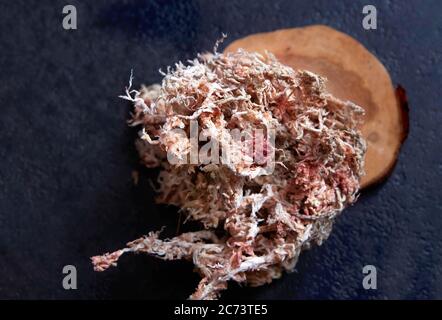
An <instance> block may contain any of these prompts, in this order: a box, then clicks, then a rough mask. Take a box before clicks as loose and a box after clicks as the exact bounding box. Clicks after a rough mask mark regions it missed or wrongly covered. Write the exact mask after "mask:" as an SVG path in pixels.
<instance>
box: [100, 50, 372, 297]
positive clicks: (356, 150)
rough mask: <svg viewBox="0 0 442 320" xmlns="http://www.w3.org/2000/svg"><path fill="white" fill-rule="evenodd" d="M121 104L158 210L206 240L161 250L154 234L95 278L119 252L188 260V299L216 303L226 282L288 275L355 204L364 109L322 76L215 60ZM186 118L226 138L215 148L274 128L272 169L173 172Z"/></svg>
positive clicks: (267, 63) (202, 59)
mask: <svg viewBox="0 0 442 320" xmlns="http://www.w3.org/2000/svg"><path fill="white" fill-rule="evenodd" d="M129 90H130V89H129ZM125 98H126V99H128V100H131V101H133V103H134V108H135V111H134V114H133V118H132V120H131V124H132V125H133V126H140V127H141V134H140V137H141V138H140V139H139V140H138V141H137V142H136V144H137V147H138V150H139V153H140V157H141V159H142V161H143V163H144V164H145V165H146V166H147V167H161V168H162V171H161V173H160V175H159V179H158V183H159V186H160V187H159V190H158V192H159V195H158V202H159V203H165V204H173V205H176V206H177V207H179V208H181V209H182V210H183V211H184V212H185V213H186V214H187V218H188V219H194V220H196V221H200V222H201V223H202V230H201V231H198V232H189V233H184V234H181V235H180V236H177V237H175V238H173V239H166V240H160V239H159V238H158V236H159V233H158V232H151V233H149V235H148V236H145V237H143V238H140V239H138V240H135V241H133V242H130V243H128V244H127V248H125V249H122V250H118V251H116V252H114V253H111V254H109V253H108V254H105V255H103V256H96V257H93V258H92V261H93V264H94V266H95V270H97V271H103V270H105V269H107V268H108V267H109V266H111V265H115V264H116V261H117V260H118V258H119V257H120V256H121V255H122V254H123V253H126V252H145V253H148V254H151V255H155V256H157V257H159V258H162V259H166V260H174V259H187V260H192V261H193V263H194V264H195V267H196V270H197V271H198V272H199V274H200V275H201V277H202V280H201V282H200V283H199V285H198V288H197V289H196V291H195V293H193V294H192V295H191V296H190V298H191V299H216V298H217V297H218V296H219V293H220V291H221V290H224V289H226V288H227V282H228V281H229V280H233V281H237V282H241V283H246V284H248V285H251V286H260V285H263V284H265V283H269V282H271V281H272V279H275V278H279V277H280V276H281V273H282V272H283V271H284V270H285V271H292V270H293V268H294V266H295V264H296V261H297V259H298V256H299V253H300V252H301V250H302V249H306V248H309V247H310V246H311V245H312V244H318V245H320V244H321V243H322V241H324V240H325V239H326V238H327V237H328V235H329V233H330V231H331V228H332V225H333V221H334V219H335V217H336V216H337V215H338V214H339V213H340V212H341V211H342V210H343V209H344V207H345V206H347V205H348V204H351V203H352V202H353V201H355V199H356V194H357V191H358V188H359V180H360V177H361V175H362V174H363V169H362V168H363V158H364V153H365V142H364V140H363V139H362V138H361V135H360V133H359V132H358V130H357V128H356V127H357V125H358V122H359V120H360V118H361V115H362V113H363V110H362V109H361V108H360V107H358V106H356V105H355V104H353V103H352V102H343V101H340V100H338V99H336V98H334V97H333V96H331V95H330V94H328V93H327V91H326V89H325V81H324V79H323V78H321V77H320V76H318V75H315V74H313V73H311V72H308V71H295V70H293V69H291V68H290V67H287V66H285V65H283V64H281V63H279V62H278V61H277V60H276V59H275V58H274V57H273V56H272V55H270V54H268V55H266V56H261V55H259V54H257V53H249V52H245V51H241V50H240V51H237V52H235V53H229V54H220V53H217V52H216V50H215V53H214V54H205V55H201V56H199V57H198V59H195V60H194V61H192V62H191V63H190V64H189V65H188V66H184V65H183V64H181V63H179V64H177V65H176V68H175V69H174V70H168V72H167V74H164V79H163V82H162V85H161V86H159V85H153V86H150V87H143V88H142V89H141V91H139V92H138V91H135V90H132V91H128V92H127V96H125ZM191 120H197V121H198V125H199V128H200V129H199V130H200V131H201V130H209V131H211V132H212V133H213V134H214V135H212V136H211V139H217V137H221V136H223V137H224V138H222V139H224V140H222V139H221V138H220V141H218V142H219V143H220V144H221V145H222V144H223V143H224V144H226V143H227V141H226V140H225V137H226V136H227V137H229V133H228V130H227V129H233V128H238V129H241V130H243V129H253V128H261V127H266V128H273V129H274V130H275V131H276V139H275V145H274V151H275V158H274V161H275V163H276V165H275V167H274V171H273V172H272V173H271V174H269V172H267V171H266V170H265V169H263V168H262V167H261V166H259V165H257V164H250V163H239V164H235V165H231V164H222V163H220V164H210V165H203V164H183V165H172V164H170V163H169V162H168V161H167V158H166V155H167V152H169V153H173V154H174V155H175V156H180V155H181V156H183V157H184V156H186V155H187V154H188V153H189V140H188V138H187V137H183V136H179V135H177V134H176V133H175V132H174V131H173V129H174V128H182V129H184V130H188V129H189V123H190V121H191ZM218 133H219V135H217V134H218ZM220 133H223V135H221V134H220ZM215 228H217V229H218V231H219V230H220V229H222V230H223V235H222V236H219V232H217V233H215Z"/></svg>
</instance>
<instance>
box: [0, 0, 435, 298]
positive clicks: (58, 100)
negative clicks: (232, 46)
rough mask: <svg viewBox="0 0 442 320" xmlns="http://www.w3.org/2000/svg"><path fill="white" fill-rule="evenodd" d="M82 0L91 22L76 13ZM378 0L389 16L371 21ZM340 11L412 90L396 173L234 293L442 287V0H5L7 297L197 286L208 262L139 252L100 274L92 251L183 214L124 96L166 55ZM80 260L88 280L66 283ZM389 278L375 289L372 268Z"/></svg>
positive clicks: (1, 51)
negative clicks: (163, 191) (195, 266)
mask: <svg viewBox="0 0 442 320" xmlns="http://www.w3.org/2000/svg"><path fill="white" fill-rule="evenodd" d="M66 4H74V5H76V7H77V10H78V30H75V31H65V30H63V28H62V26H61V21H62V8H63V6H64V5H66ZM365 4H375V5H376V7H377V9H378V29H377V30H375V31H366V30H364V29H363V28H362V26H361V20H362V18H363V15H362V7H363V5H365ZM318 23H321V24H326V25H329V26H332V27H334V28H337V29H339V30H342V31H344V32H346V33H348V34H350V35H352V36H354V37H355V38H356V39H358V40H359V41H360V42H362V43H363V44H364V45H365V46H366V47H367V48H368V49H369V50H370V51H372V52H373V53H375V54H376V55H377V56H378V57H379V59H380V60H381V61H382V62H383V63H384V64H385V65H386V67H387V68H388V70H389V71H390V73H391V76H392V78H393V81H394V82H395V83H399V84H401V85H402V86H404V87H405V88H406V89H407V92H408V97H409V102H410V135H409V137H408V140H407V141H406V143H405V144H404V146H403V149H402V152H401V155H400V158H399V162H398V165H397V167H396V169H395V170H394V172H393V175H392V176H391V178H390V179H389V180H388V181H387V182H386V183H385V184H383V185H381V186H379V187H377V188H376V189H374V190H371V191H369V192H364V193H363V195H362V197H361V198H360V200H359V201H358V202H357V203H356V205H354V206H353V207H351V208H349V209H348V210H346V211H345V213H344V214H343V215H342V216H341V217H340V218H339V219H338V221H337V223H336V225H335V228H334V231H333V233H332V235H331V237H330V239H329V240H328V241H327V242H326V243H325V244H324V245H323V246H322V247H318V248H315V249H313V250H311V251H309V252H305V253H304V254H302V256H301V259H300V262H299V264H298V266H297V271H296V272H295V273H292V274H289V275H285V276H284V277H283V279H281V280H278V281H274V282H273V283H272V284H271V285H268V286H264V287H260V288H255V289H250V288H240V287H239V286H237V285H235V284H232V285H231V289H229V290H228V291H226V292H225V293H224V295H223V297H224V298H236V297H243V298H244V297H245V298H253V299H255V298H256V299H267V298H270V299H316V298H321V299H332V298H333V299H372V298H376V299H385V298H388V299H396V298H405V299H414V298H442V270H441V269H442V267H441V264H442V231H441V230H442V217H441V213H442V212H441V209H442V200H441V191H440V190H441V188H442V179H441V172H442V161H441V156H442V142H441V137H440V132H439V130H440V129H441V120H442V109H441V98H440V92H441V88H442V82H441V62H442V41H441V36H442V2H441V1H430V0H426V1H374V0H370V1H350V0H349V1H327V0H323V1H256V0H254V1H253V0H252V1H238V0H232V1H230V0H228V1H209V0H207V1H136V0H133V1H110V0H107V1H73V0H70V1H52V0H51V1H41V0H40V1H30V0H27V1H14V0H10V1H5V0H2V1H1V2H0V31H1V35H0V115H1V116H0V159H1V160H0V298H50V299H52V298H67V299H70V298H99V299H102V298H153V299H162V298H186V297H187V296H188V295H189V294H190V293H191V292H192V291H193V290H194V287H195V286H196V284H197V282H198V279H199V278H198V275H196V274H195V273H192V265H191V264H190V263H186V262H163V261H159V260H157V259H155V258H151V257H147V256H142V255H138V256H127V257H123V258H122V259H121V262H120V264H119V266H118V268H114V269H111V270H109V271H108V272H106V273H94V272H93V271H92V267H91V265H90V261H89V257H90V256H91V255H95V254H99V253H103V252H105V251H108V250H114V249H117V248H120V247H121V246H123V245H124V243H125V242H127V241H129V240H132V239H135V238H137V237H139V236H141V235H143V234H145V233H147V232H148V231H151V230H158V229H159V228H160V227H161V226H162V225H170V227H169V228H167V229H166V231H165V235H173V234H174V232H175V229H176V225H177V214H176V209H174V208H167V207H164V206H158V205H155V204H154V203H153V192H152V190H151V188H150V186H149V183H148V178H149V177H154V172H151V171H148V170H142V171H141V181H140V185H139V186H138V187H134V186H133V184H132V181H131V177H130V176H131V171H132V170H133V169H134V168H138V169H140V167H139V165H138V160H137V155H136V152H135V150H134V147H133V139H134V137H135V134H136V132H135V130H134V129H130V128H128V127H127V126H126V123H125V120H126V119H127V118H128V113H129V110H130V107H129V105H128V104H127V103H125V102H124V101H122V100H120V99H118V98H117V96H118V95H119V94H121V93H122V91H123V89H124V87H125V85H126V84H127V82H128V78H129V74H130V70H131V69H132V68H133V69H134V72H135V76H136V79H135V85H136V86H139V85H140V84H141V83H147V84H149V83H153V82H158V81H160V79H161V76H160V75H159V73H158V69H159V68H163V69H164V68H165V67H166V66H167V65H170V64H173V63H174V62H176V61H178V60H183V61H185V60H186V59H188V58H192V57H194V56H195V54H196V53H197V52H201V51H204V50H211V49H212V47H213V45H214V42H215V40H216V39H218V38H219V37H220V35H221V33H222V32H225V33H227V35H228V39H227V40H226V43H229V42H230V41H233V40H235V39H237V38H239V37H242V36H245V35H248V34H251V33H256V32H263V31H271V30H275V29H279V28H288V27H296V26H302V25H308V24H318ZM67 264H71V265H75V266H76V267H77V270H78V290H71V291H66V290H64V289H63V288H62V284H61V283H62V278H63V274H62V268H63V266H64V265H67ZM367 264H371V265H374V266H376V267H377V270H378V290H372V291H366V290H364V289H363V288H362V278H363V275H362V267H363V266H364V265H367Z"/></svg>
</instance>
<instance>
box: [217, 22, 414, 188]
mask: <svg viewBox="0 0 442 320" xmlns="http://www.w3.org/2000/svg"><path fill="white" fill-rule="evenodd" d="M239 48H243V49H244V50H247V51H256V52H260V53H264V52H265V51H269V52H271V53H273V54H274V55H275V56H276V57H277V58H278V59H279V60H280V61H281V62H282V63H285V64H286V65H289V66H291V67H292V68H294V69H305V70H310V71H312V72H315V73H317V74H319V75H321V76H324V77H326V78H327V79H328V81H327V89H328V91H329V92H331V93H332V94H333V95H334V96H336V97H338V98H340V99H342V100H350V101H353V102H354V103H356V104H358V105H360V106H361V107H363V108H364V109H365V119H364V123H363V125H362V127H361V131H362V134H363V136H364V137H365V139H366V141H367V146H368V148H367V154H366V157H365V172H366V175H365V176H364V177H363V178H362V181H361V187H362V188H365V187H367V186H370V185H373V184H375V183H378V182H380V181H382V180H384V179H385V178H386V177H388V175H389V173H391V171H392V169H393V168H394V165H395V163H396V159H397V157H398V154H399V150H400V147H401V144H402V142H403V141H404V140H405V138H406V136H407V134H408V112H407V108H406V97H405V92H404V90H402V89H401V90H400V91H398V94H399V96H397V95H396V91H395V89H394V87H393V85H392V82H391V79H390V76H389V74H388V72H387V70H386V69H385V67H384V66H383V65H382V63H381V62H380V61H379V60H378V59H377V58H376V57H375V56H374V55H373V54H371V53H370V52H369V51H368V50H367V49H365V48H364V46H362V44H360V43H359V42H358V41H356V40H355V39H353V38H352V37H350V36H349V35H346V34H344V33H342V32H339V31H337V30H334V29H332V28H330V27H326V26H322V25H314V26H308V27H303V28H293V29H284V30H278V31H274V32H268V33H259V34H254V35H250V36H247V37H245V38H242V39H239V40H236V41H234V42H233V43H231V44H230V45H229V46H228V47H227V48H226V49H225V50H224V52H231V51H236V50H237V49H239Z"/></svg>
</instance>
